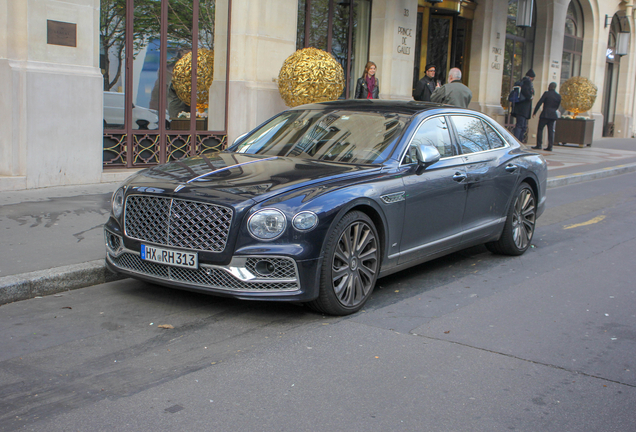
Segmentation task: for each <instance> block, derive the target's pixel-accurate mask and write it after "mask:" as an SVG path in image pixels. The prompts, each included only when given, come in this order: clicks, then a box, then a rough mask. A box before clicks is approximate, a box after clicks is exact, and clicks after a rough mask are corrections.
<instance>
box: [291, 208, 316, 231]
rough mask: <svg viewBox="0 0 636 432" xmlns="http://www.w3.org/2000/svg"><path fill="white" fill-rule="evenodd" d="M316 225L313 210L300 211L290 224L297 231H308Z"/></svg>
mask: <svg viewBox="0 0 636 432" xmlns="http://www.w3.org/2000/svg"><path fill="white" fill-rule="evenodd" d="M316 225H318V216H317V215H316V213H314V212H310V211H301V212H300V213H296V215H295V216H294V218H293V219H292V226H293V227H294V228H295V229H296V230H297V231H303V232H306V231H310V230H312V229H314V228H315V227H316Z"/></svg>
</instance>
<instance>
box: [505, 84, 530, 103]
mask: <svg viewBox="0 0 636 432" xmlns="http://www.w3.org/2000/svg"><path fill="white" fill-rule="evenodd" d="M524 100H526V98H525V97H524V96H523V95H522V94H521V85H520V83H515V86H514V87H513V88H512V90H510V94H508V101H509V102H511V103H512V104H516V103H519V102H523V101H524Z"/></svg>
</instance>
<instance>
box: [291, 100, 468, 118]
mask: <svg viewBox="0 0 636 432" xmlns="http://www.w3.org/2000/svg"><path fill="white" fill-rule="evenodd" d="M439 108H450V109H453V110H455V109H461V110H463V108H458V107H451V106H450V105H444V104H438V103H432V102H418V101H414V100H408V101H407V100H384V99H342V100H337V101H332V102H320V103H314V104H307V105H301V106H298V107H295V108H292V110H307V109H309V110H327V111H329V110H351V111H367V112H386V113H394V114H403V115H409V116H412V115H415V114H417V113H420V112H423V111H428V110H433V109H439Z"/></svg>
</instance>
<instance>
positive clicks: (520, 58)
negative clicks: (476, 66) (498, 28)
mask: <svg viewBox="0 0 636 432" xmlns="http://www.w3.org/2000/svg"><path fill="white" fill-rule="evenodd" d="M534 6H535V7H534V8H533V16H532V26H531V27H518V26H517V0H508V18H507V22H506V45H505V48H504V50H505V51H504V63H503V79H502V82H501V106H502V107H503V108H504V109H506V110H508V108H509V102H508V94H509V93H510V90H511V89H512V87H513V86H514V83H515V82H517V81H519V80H521V78H523V76H524V75H525V73H526V71H527V70H528V69H530V68H532V54H533V51H534V29H535V23H536V12H535V11H536V3H535V5H534ZM505 124H506V126H512V119H511V117H510V113H506V122H505Z"/></svg>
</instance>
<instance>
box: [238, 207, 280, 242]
mask: <svg viewBox="0 0 636 432" xmlns="http://www.w3.org/2000/svg"><path fill="white" fill-rule="evenodd" d="M286 226H287V221H286V219H285V215H284V214H283V212H281V211H280V210H276V209H263V210H259V211H257V212H256V213H254V214H253V215H252V216H250V219H249V220H248V221H247V228H248V229H249V231H250V234H251V235H252V236H253V237H254V238H257V239H259V240H273V239H275V238H277V237H278V236H280V235H281V234H282V233H283V232H284V231H285V227H286Z"/></svg>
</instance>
